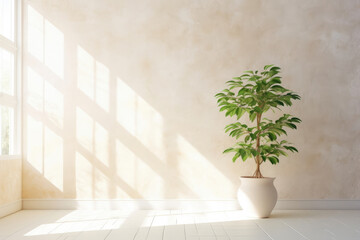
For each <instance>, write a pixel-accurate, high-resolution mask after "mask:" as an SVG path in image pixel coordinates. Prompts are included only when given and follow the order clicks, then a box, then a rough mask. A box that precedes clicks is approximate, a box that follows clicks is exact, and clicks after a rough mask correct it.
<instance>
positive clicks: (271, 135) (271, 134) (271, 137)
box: [268, 132, 276, 141]
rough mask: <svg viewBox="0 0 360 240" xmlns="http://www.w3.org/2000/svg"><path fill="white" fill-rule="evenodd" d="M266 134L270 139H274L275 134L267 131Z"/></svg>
mask: <svg viewBox="0 0 360 240" xmlns="http://www.w3.org/2000/svg"><path fill="white" fill-rule="evenodd" d="M268 136H269V138H270V140H271V141H274V140H276V135H275V134H274V133H272V132H269V133H268Z"/></svg>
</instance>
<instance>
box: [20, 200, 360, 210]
mask: <svg viewBox="0 0 360 240" xmlns="http://www.w3.org/2000/svg"><path fill="white" fill-rule="evenodd" d="M22 206H23V209H59V210H60V209H87V210H122V209H126V210H129V209H131V210H151V209H155V210H165V209H174V210H175V209H177V210H204V211H216V210H237V209H240V206H239V204H238V202H237V201H236V200H141V199H134V200H72V199H24V200H23V204H22ZM275 209H278V210H356V209H357V210H360V200H279V201H278V202H277V204H276V206H275Z"/></svg>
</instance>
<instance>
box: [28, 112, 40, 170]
mask: <svg viewBox="0 0 360 240" xmlns="http://www.w3.org/2000/svg"><path fill="white" fill-rule="evenodd" d="M26 129H27V134H26V135H27V141H26V142H27V156H26V159H27V161H28V162H29V163H30V164H31V165H32V167H34V168H35V169H36V170H37V171H38V172H40V173H43V153H44V152H43V151H44V149H43V146H44V145H43V124H42V122H41V121H38V120H35V119H34V118H33V117H31V116H27V126H26Z"/></svg>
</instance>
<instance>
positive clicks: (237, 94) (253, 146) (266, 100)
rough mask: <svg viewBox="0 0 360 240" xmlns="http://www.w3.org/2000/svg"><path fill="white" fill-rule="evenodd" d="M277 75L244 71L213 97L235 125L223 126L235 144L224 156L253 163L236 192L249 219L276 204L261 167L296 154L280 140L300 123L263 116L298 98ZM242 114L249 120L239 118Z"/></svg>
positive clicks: (271, 70) (270, 68)
mask: <svg viewBox="0 0 360 240" xmlns="http://www.w3.org/2000/svg"><path fill="white" fill-rule="evenodd" d="M279 73H280V68H279V67H277V66H274V65H266V66H265V67H264V71H262V72H259V71H245V72H244V74H242V75H241V76H240V77H234V78H233V79H232V80H230V81H228V82H226V83H227V86H228V88H226V89H224V90H223V91H222V92H220V93H218V94H216V95H215V97H216V98H217V99H218V101H217V102H218V106H219V107H220V112H221V111H225V116H227V117H236V118H237V122H234V123H231V124H229V125H227V126H226V127H225V132H226V133H229V135H230V136H231V137H234V138H235V139H236V140H237V141H238V142H236V144H235V145H234V146H233V147H230V148H228V149H226V150H225V151H224V153H234V156H233V158H232V161H233V162H235V161H236V160H237V159H239V158H241V159H242V160H243V161H246V160H247V159H249V158H253V159H254V160H255V163H256V170H255V172H254V174H253V175H252V176H244V177H240V179H241V186H240V188H239V191H238V200H239V203H240V205H241V207H242V208H243V210H245V211H246V212H247V214H248V215H250V216H252V217H261V218H263V217H268V216H269V215H270V213H271V211H272V210H273V208H274V207H275V204H276V201H277V192H276V189H275V187H274V185H273V182H274V179H275V178H267V177H264V176H263V175H262V173H261V170H260V167H261V165H262V164H263V163H265V162H270V163H271V164H277V163H279V157H280V156H287V153H286V151H290V152H298V150H297V149H296V148H295V147H294V146H292V144H291V143H289V142H288V141H286V140H284V139H280V138H281V137H283V136H284V135H287V132H286V129H287V128H290V129H296V124H297V123H300V122H301V120H300V119H299V118H297V117H293V116H291V115H290V114H283V115H282V116H281V117H280V118H278V119H277V120H271V119H269V118H265V117H264V115H265V113H267V112H268V111H270V110H272V112H275V110H280V108H281V107H284V106H291V105H292V100H299V99H300V96H299V95H298V94H296V93H294V92H292V91H291V90H289V89H286V88H284V87H283V86H282V85H281V77H280V76H279V75H278V74H279ZM244 114H245V115H246V116H247V117H248V118H249V120H250V121H247V122H245V121H242V119H240V118H241V117H242V116H243V115H244ZM246 123H249V125H250V126H249V125H248V124H246ZM252 123H253V124H252Z"/></svg>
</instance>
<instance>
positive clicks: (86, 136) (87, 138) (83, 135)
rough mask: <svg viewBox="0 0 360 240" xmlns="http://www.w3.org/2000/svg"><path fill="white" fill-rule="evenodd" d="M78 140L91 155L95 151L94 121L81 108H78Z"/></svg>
mask: <svg viewBox="0 0 360 240" xmlns="http://www.w3.org/2000/svg"><path fill="white" fill-rule="evenodd" d="M76 139H77V141H78V143H79V144H80V145H82V146H83V147H84V148H85V149H86V150H88V151H89V152H90V153H92V152H93V149H94V120H93V119H92V118H91V117H90V116H89V115H88V114H87V113H85V112H84V111H83V110H82V109H81V108H78V107H77V108H76Z"/></svg>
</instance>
